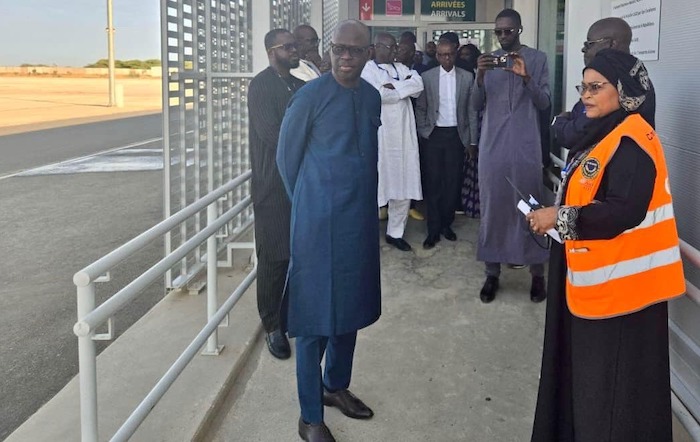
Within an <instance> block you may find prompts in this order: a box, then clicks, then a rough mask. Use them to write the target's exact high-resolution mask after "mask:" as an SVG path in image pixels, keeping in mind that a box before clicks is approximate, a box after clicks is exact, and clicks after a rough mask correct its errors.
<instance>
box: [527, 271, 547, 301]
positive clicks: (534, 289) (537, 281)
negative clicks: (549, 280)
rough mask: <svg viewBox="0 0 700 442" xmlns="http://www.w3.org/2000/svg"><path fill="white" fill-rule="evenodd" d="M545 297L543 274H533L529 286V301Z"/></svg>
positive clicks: (541, 299) (540, 299)
mask: <svg viewBox="0 0 700 442" xmlns="http://www.w3.org/2000/svg"><path fill="white" fill-rule="evenodd" d="M545 299H547V289H546V288H545V282H544V276H533V277H532V285H531V286H530V301H532V302H542V301H544V300H545Z"/></svg>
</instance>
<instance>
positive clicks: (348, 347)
mask: <svg viewBox="0 0 700 442" xmlns="http://www.w3.org/2000/svg"><path fill="white" fill-rule="evenodd" d="M356 340H357V332H352V333H348V334H345V335H338V336H330V337H329V336H297V338H296V357H297V391H298V394H299V405H300V406H301V417H302V419H304V422H306V423H309V424H315V425H317V424H320V423H321V422H323V388H324V387H325V388H326V390H329V391H336V390H344V389H346V388H348V387H349V386H350V378H351V377H352V360H353V356H354V354H355V341H356ZM324 352H325V354H326V367H325V370H324V373H323V376H321V359H323V354H324Z"/></svg>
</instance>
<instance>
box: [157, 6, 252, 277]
mask: <svg viewBox="0 0 700 442" xmlns="http://www.w3.org/2000/svg"><path fill="white" fill-rule="evenodd" d="M251 4H252V2H251V0H161V8H162V9H163V15H162V17H163V23H162V27H163V30H162V34H163V41H162V45H163V63H164V67H165V68H164V69H163V73H164V75H163V91H164V95H165V94H167V97H166V98H165V99H164V118H163V124H164V130H163V133H164V146H165V148H164V154H165V160H166V161H165V182H164V185H165V192H164V194H165V204H164V206H165V217H169V216H171V215H172V214H174V213H176V212H178V211H179V210H182V209H183V208H185V207H186V206H188V205H190V204H192V203H193V202H194V201H196V200H198V199H199V198H201V197H203V196H204V195H206V194H207V193H209V192H210V191H212V190H213V189H216V188H218V187H220V186H221V185H222V184H224V183H226V182H227V181H229V180H231V179H232V178H234V177H236V176H237V175H239V174H241V173H242V172H244V171H246V170H248V169H249V167H250V163H249V159H248V136H247V126H248V117H247V107H246V105H245V97H246V96H247V92H246V90H247V85H248V81H249V78H248V77H251V76H252V74H251V73H250V72H251V71H252V42H251V40H252V32H251V28H252V19H251V9H252V8H251ZM249 193H250V189H249V184H246V185H244V186H242V187H241V188H239V190H237V191H236V192H234V193H233V194H230V195H228V196H227V197H226V198H225V199H223V200H222V201H220V202H219V213H223V211H226V210H228V209H230V208H231V207H233V206H234V205H235V204H236V203H237V202H239V201H240V200H241V199H242V198H244V197H245V196H247V195H248V194H249ZM252 219H253V212H252V208H250V209H248V210H246V211H245V212H244V213H243V214H241V216H240V217H239V218H237V219H236V220H234V221H233V222H232V223H231V224H229V225H227V226H226V228H225V229H224V231H223V232H222V234H221V235H220V239H219V241H220V245H222V246H223V245H224V244H225V243H226V242H229V241H230V240H231V239H232V238H233V237H235V235H236V234H237V233H239V232H240V230H241V228H242V227H244V226H246V225H248V224H249V222H250V221H251V220H252ZM206 221H207V220H206V214H205V213H204V212H202V213H200V214H199V215H198V216H196V217H195V218H194V219H190V220H189V221H188V222H186V223H183V224H182V225H181V227H180V228H179V229H176V230H174V231H172V232H171V233H170V234H169V235H168V237H167V238H166V253H170V252H171V251H172V250H174V249H176V248H177V247H179V246H180V245H181V244H182V243H184V242H185V241H187V240H188V239H189V238H191V237H192V236H193V235H195V234H196V233H197V232H199V231H200V230H201V229H202V228H204V226H205V225H206ZM202 253H203V250H197V251H195V252H194V253H192V254H191V255H190V256H188V257H187V258H186V259H184V260H183V261H182V262H181V263H180V264H179V265H178V266H176V267H175V268H173V269H172V270H171V272H169V273H168V276H167V278H166V279H167V280H166V284H167V286H168V287H169V288H174V287H178V286H181V285H182V284H183V283H184V282H186V281H187V280H189V278H190V277H191V276H193V275H194V274H195V273H196V272H197V271H198V270H199V268H200V259H199V258H198V257H200V256H201V255H202Z"/></svg>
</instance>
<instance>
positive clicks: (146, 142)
mask: <svg viewBox="0 0 700 442" xmlns="http://www.w3.org/2000/svg"><path fill="white" fill-rule="evenodd" d="M162 140H163V137H158V138H151V139H148V140H144V141H137V142H135V143H131V144H127V145H125V146H119V147H112V148H110V149H106V150H103V151H100V152H96V153H92V154H90V155H83V156H81V157H77V158H71V159H68V160H63V161H58V162H55V163H51V164H46V165H44V166H38V167H32V168H30V169H22V170H17V171H14V172H12V173H9V174H7V175H2V176H0V180H4V179H6V178H12V177H14V176H18V175H20V174H24V173H28V172H30V171H32V170H36V169H47V168H51V167H55V166H59V165H66V164H70V163H75V162H79V161H83V160H85V159H88V158H93V157H96V156H100V155H105V154H108V153H112V152H116V151H119V150H124V149H131V148H133V147H138V146H143V145H145V144H149V143H155V142H156V141H162Z"/></svg>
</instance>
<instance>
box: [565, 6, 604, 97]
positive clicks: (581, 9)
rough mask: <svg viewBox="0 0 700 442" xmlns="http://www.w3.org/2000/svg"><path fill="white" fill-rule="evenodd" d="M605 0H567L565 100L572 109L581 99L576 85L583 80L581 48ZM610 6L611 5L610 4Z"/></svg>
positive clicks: (598, 16)
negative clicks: (575, 88)
mask: <svg viewBox="0 0 700 442" xmlns="http://www.w3.org/2000/svg"><path fill="white" fill-rule="evenodd" d="M603 3H606V4H608V5H609V4H610V2H609V1H607V2H606V1H605V0H567V1H566V9H565V11H566V12H565V13H566V19H565V22H564V23H565V24H564V31H565V32H564V66H565V69H564V97H565V100H564V102H565V103H566V105H565V108H566V109H567V110H570V109H571V108H572V107H573V106H574V104H575V103H576V102H577V101H578V100H579V98H580V97H579V95H578V94H577V93H576V91H575V90H574V86H575V85H576V84H578V83H580V82H581V71H582V70H583V54H582V53H581V48H582V47H583V42H584V41H585V40H586V34H587V33H588V28H589V27H590V26H591V25H592V24H593V22H595V21H598V20H600V19H601V18H602V17H603V16H602V13H601V12H602V10H603ZM608 7H609V6H608Z"/></svg>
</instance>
